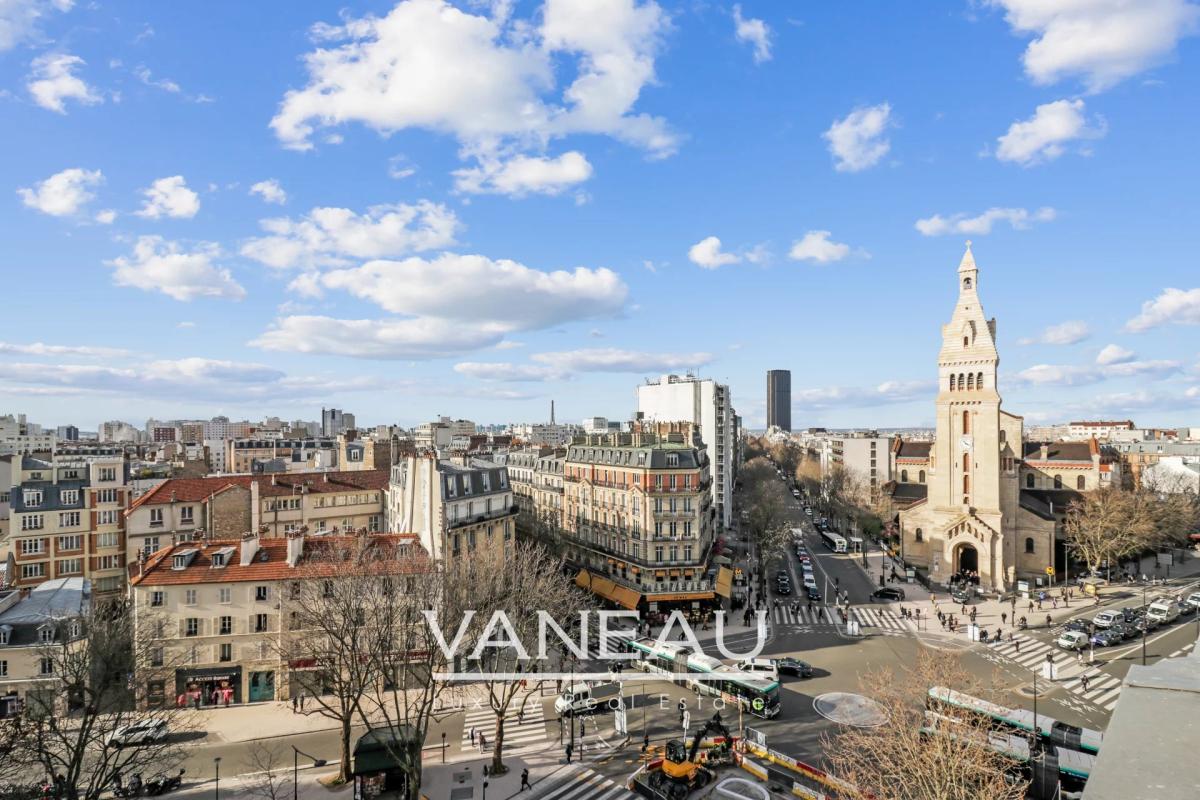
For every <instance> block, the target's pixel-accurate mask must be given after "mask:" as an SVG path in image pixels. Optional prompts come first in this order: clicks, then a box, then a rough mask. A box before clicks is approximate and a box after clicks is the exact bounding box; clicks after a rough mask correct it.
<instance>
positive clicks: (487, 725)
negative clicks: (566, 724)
mask: <svg viewBox="0 0 1200 800" xmlns="http://www.w3.org/2000/svg"><path fill="white" fill-rule="evenodd" d="M523 699H524V695H522V694H518V695H517V696H516V697H514V698H513V700H512V702H511V703H509V706H508V712H507V713H506V714H505V715H504V749H505V750H506V751H508V750H513V749H515V748H517V747H526V746H528V745H533V744H541V743H543V742H545V741H546V720H545V717H544V716H543V709H542V700H541V697H539V696H538V695H536V694H535V695H533V696H532V697H530V698H529V702H527V703H526V704H525V709H524V712H522V713H518V712H519V710H520V708H521V701H522V700H523ZM472 731H474V732H475V736H474V740H472V736H471V732H472ZM480 736H482V737H483V746H482V747H481V746H480ZM495 738H496V712H495V711H493V710H492V708H491V706H490V705H488V702H487V698H481V699H479V702H478V704H476V703H475V701H473V700H472V701H468V702H467V703H466V707H465V708H464V709H463V733H462V747H463V750H468V749H473V750H476V751H479V752H490V751H491V750H492V748H493V747H494V745H495V742H494V741H493V740H494V739H495Z"/></svg>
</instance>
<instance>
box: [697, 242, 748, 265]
mask: <svg viewBox="0 0 1200 800" xmlns="http://www.w3.org/2000/svg"><path fill="white" fill-rule="evenodd" d="M688 259H689V260H690V261H691V262H692V263H693V264H696V265H698V266H701V267H704V269H717V268H718V267H723V266H726V265H727V264H736V263H738V262H739V261H741V260H742V257H741V256H739V255H735V254H733V253H724V252H722V251H721V240H720V239H718V238H717V237H716V236H706V237H705V238H703V239H701V240H700V241H698V242H696V243H695V244H694V245H692V246H691V247H689V248H688Z"/></svg>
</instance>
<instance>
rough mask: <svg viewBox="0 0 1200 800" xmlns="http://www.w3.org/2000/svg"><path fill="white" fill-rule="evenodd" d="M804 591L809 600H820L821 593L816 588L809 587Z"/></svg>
mask: <svg viewBox="0 0 1200 800" xmlns="http://www.w3.org/2000/svg"><path fill="white" fill-rule="evenodd" d="M806 591H807V593H808V599H809V600H820V599H821V591H820V590H819V589H818V588H817V587H815V586H809V587H808V588H807V590H806Z"/></svg>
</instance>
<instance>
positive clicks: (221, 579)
mask: <svg viewBox="0 0 1200 800" xmlns="http://www.w3.org/2000/svg"><path fill="white" fill-rule="evenodd" d="M357 540H358V537H357V536H308V537H305V539H304V555H303V556H301V558H300V562H299V566H298V567H290V566H288V563H287V545H288V540H287V539H259V546H258V553H256V554H255V556H254V558H253V559H251V561H250V563H249V564H247V565H246V566H242V564H241V554H242V542H241V541H240V540H237V539H224V540H217V541H209V542H180V543H179V544H173V545H170V546H168V547H164V548H163V549H161V550H159V551H157V552H155V553H153V554H152V555H151V556H150V557H149V558H147V559H146V562H145V564H143V565H141V572H140V574H139V571H138V567H139V565H137V564H130V565H129V583H130V585H131V586H178V585H180V584H195V583H235V582H250V581H261V582H263V583H269V582H271V581H281V580H288V579H289V578H295V577H298V576H300V575H301V574H302V573H300V572H299V571H298V570H299V568H300V567H302V566H304V565H306V564H307V565H311V564H313V563H314V562H313V560H312V558H311V557H312V555H313V553H315V552H325V551H327V548H331V547H337V546H338V545H342V546H351V547H354V546H357ZM368 541H369V543H370V544H371V545H372V546H379V547H393V548H400V547H405V548H406V549H407V548H411V553H412V555H413V556H423V555H424V553H425V551H424V549H423V548H422V547H421V545H420V542H419V541H418V537H417V535H416V534H412V533H376V534H371V535H370V536H369V537H368ZM222 548H233V552H232V553H230V554H229V555H228V556H227V559H226V560H227V564H226V566H224V567H216V568H214V567H213V565H212V555H213V553H216V552H217V551H219V550H221V549H222ZM185 550H197V551H198V552H197V553H196V555H195V556H194V557H193V558H192V561H191V563H190V564H188V566H187V567H185V568H184V569H173V568H172V564H173V556H174V555H175V554H176V553H179V552H182V551H185ZM261 553H266V554H267V557H266V560H265V561H264V560H261V557H260V555H259V554H261ZM318 563H319V562H318ZM331 569H332V565H331Z"/></svg>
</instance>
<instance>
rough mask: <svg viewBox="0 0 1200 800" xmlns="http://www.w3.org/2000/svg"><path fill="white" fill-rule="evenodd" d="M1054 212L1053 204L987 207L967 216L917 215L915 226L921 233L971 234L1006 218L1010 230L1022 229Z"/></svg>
mask: <svg viewBox="0 0 1200 800" xmlns="http://www.w3.org/2000/svg"><path fill="white" fill-rule="evenodd" d="M1056 216H1057V212H1056V211H1055V210H1054V209H1053V208H1039V209H1037V210H1036V211H1029V210H1027V209H1024V208H996V207H993V208H989V209H988V210H987V211H984V212H983V213H982V214H977V215H976V216H973V217H972V216H970V215H969V214H967V213H965V212H962V213H958V214H951V215H950V216H948V217H943V216H942V215H941V214H934V215H933V216H932V217H926V218H924V219H919V220H917V222H916V225H915V226H914V227H916V229H917V230H918V231H920V232H921V235H923V236H945V235H946V234H951V233H966V234H970V235H972V236H984V235H986V234H989V233H991V232H992V227H993V226H994V225H995V224H996V223H997V222H1007V223H1008V224H1009V225H1010V226H1011V227H1012V229H1013V230H1018V231H1021V230H1025V229H1027V228H1029V227H1030V226H1031V225H1032V224H1033V223H1035V222H1050V221H1051V220H1053V219H1054V218H1055V217H1056Z"/></svg>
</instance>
